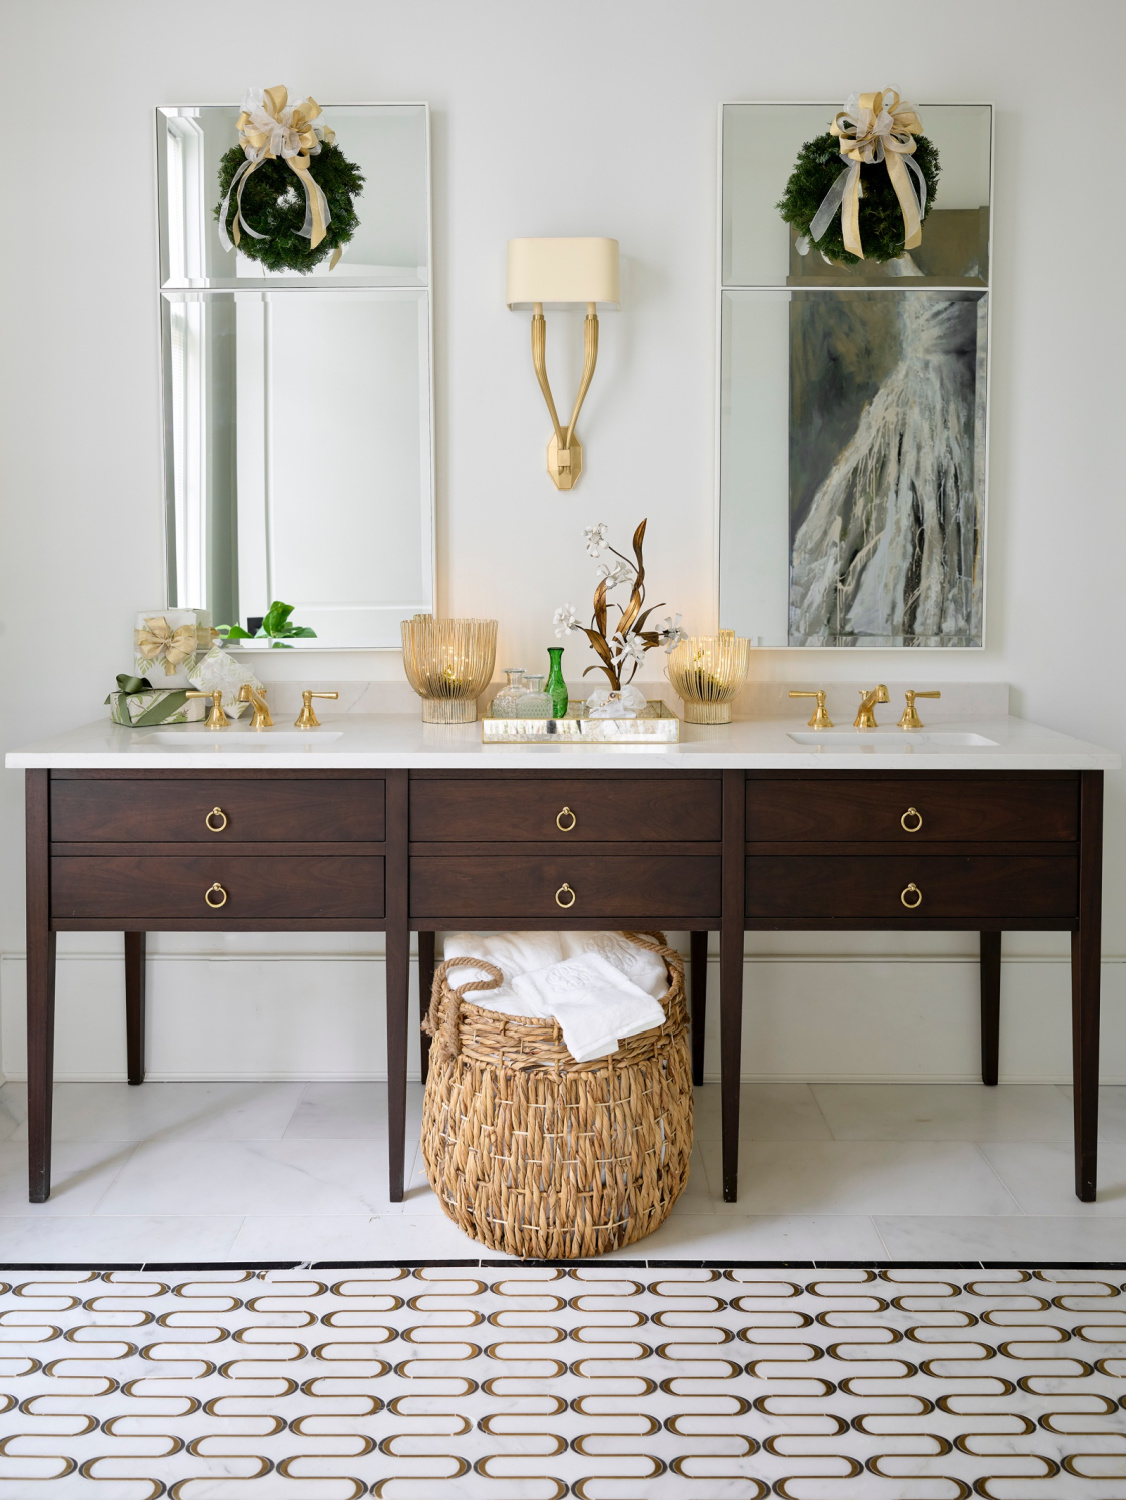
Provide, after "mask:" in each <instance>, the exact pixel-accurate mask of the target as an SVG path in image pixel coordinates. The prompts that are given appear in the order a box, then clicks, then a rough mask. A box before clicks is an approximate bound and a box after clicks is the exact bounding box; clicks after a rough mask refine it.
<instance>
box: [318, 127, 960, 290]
mask: <svg viewBox="0 0 1126 1500" xmlns="http://www.w3.org/2000/svg"><path fill="white" fill-rule="evenodd" d="M913 160H914V161H915V162H916V164H917V165H918V167H919V170H920V171H921V172H922V174H923V178H924V180H925V182H926V184H927V206H926V208H925V209H924V210H923V211H922V212H921V213H920V215H919V218H920V221H922V220H925V219H926V217H927V215H928V214H929V213H930V211H931V209H932V208H933V207H934V199H935V193H936V192H937V190H938V176H939V162H938V150H937V148H936V147H935V145H934V144H933V142H931V141H929V140H928V139H927V137H926V136H925V135H917V136H916V137H915V154H914V157H913ZM844 166H845V163H844V160H843V158H842V157H841V143H840V138H839V137H838V136H835V135H832V134H831V133H830V132H829V131H826V132H825V134H824V135H819V136H818V137H817V138H816V139H815V140H812V141H806V143H805V145H804V146H803V147H802V148H801V150H800V151H799V152H798V159H797V161H796V162H795V163H794V170H793V171H792V172H791V174H790V180H789V182H787V184H786V191H785V192H784V193H783V195H782V198H781V199H780V201H779V202H778V203H776V204H775V205H774V206H775V208H777V210H778V212H779V213H780V214H781V215H782V217H783V219H785V221H786V223H787V224H792V225H793V226H794V228H795V229H796V230H797V231H798V233H799V234H802V235H805V237H806V238H807V239H809V237H810V236H809V226H810V225H811V224H812V222H813V219H814V217H815V215H816V213H817V210H818V209H819V208H820V207H821V202H822V199H823V198H824V197H825V194H826V193H827V192H828V191H829V189H830V188H831V187H832V186H833V183H834V182H836V180H837V178H838V177H839V176H840V174H841V172H842V170H843V169H844ZM860 182H861V187H862V191H863V195H862V197H861V199H860V243H861V244H862V245H863V246H864V258H865V260H875V261H881V262H882V261H887V260H896V259H898V257H899V256H901V255H902V254H903V241H904V238H905V235H904V229H903V210H902V208H900V206H899V199H898V198H897V197H896V193H895V188H894V187H893V186H892V182H891V178H890V177H889V176H888V170H887V164H886V163H885V162H882V161H881V162H870V163H869V162H862V163H861V165H860ZM334 212H335V210H334ZM811 243H814V244H815V247H816V248H817V249H818V250H820V251H821V253H822V255H825V256H827V257H828V258H829V260H831V261H835V262H837V264H839V265H845V266H855V265H859V263H860V262H859V257H858V256H855V255H852V254H851V253H850V252H849V251H848V250H846V249H845V244H844V231H843V229H842V227H841V216H840V213H839V212H838V213H835V214H834V215H833V219H832V222H831V223H830V225H829V227H828V229H826V231H825V233H824V234H823V235H822V236H821V238H820V239H819V240H817V241H812V242H811Z"/></svg>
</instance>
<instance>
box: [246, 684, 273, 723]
mask: <svg viewBox="0 0 1126 1500" xmlns="http://www.w3.org/2000/svg"><path fill="white" fill-rule="evenodd" d="M238 701H239V702H240V703H252V704H253V705H254V717H253V718H252V719H251V721H250V727H251V729H272V728H273V727H274V721H273V718H272V717H271V715H270V709H269V706H268V704H267V703H266V689H265V688H263V689H262V691H261V692H259V691H258V689H257V688H255V687H251V685H250V683H249V682H244V683H243V685H242V687H240V688H239V690H238Z"/></svg>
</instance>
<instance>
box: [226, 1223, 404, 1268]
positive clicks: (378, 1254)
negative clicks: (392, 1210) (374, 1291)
mask: <svg viewBox="0 0 1126 1500" xmlns="http://www.w3.org/2000/svg"><path fill="white" fill-rule="evenodd" d="M381 1222H382V1221H381V1220H379V1219H377V1218H376V1217H375V1216H374V1215H372V1214H348V1215H338V1216H335V1217H333V1216H327V1215H322V1216H318V1217H303V1216H300V1215H283V1214H278V1215H252V1216H250V1217H248V1218H246V1219H243V1220H242V1224H241V1227H240V1229H239V1231H238V1234H237V1235H236V1236H235V1239H234V1242H233V1243H232V1244H231V1245H230V1247H229V1249H228V1251H227V1259H228V1260H241V1261H249V1262H257V1261H273V1260H280V1261H285V1260H298V1261H306V1260H340V1259H349V1258H351V1259H354V1260H359V1261H363V1260H387V1259H389V1258H391V1257H389V1256H387V1255H385V1254H384V1253H383V1250H382V1248H381V1245H382V1241H383V1235H382V1234H381V1231H380V1228H379V1225H380V1223H381ZM400 1242H401V1238H400V1237H397V1238H396V1245H398V1244H399V1243H400ZM397 1253H398V1250H396V1251H394V1252H392V1256H393V1255H394V1254H397Z"/></svg>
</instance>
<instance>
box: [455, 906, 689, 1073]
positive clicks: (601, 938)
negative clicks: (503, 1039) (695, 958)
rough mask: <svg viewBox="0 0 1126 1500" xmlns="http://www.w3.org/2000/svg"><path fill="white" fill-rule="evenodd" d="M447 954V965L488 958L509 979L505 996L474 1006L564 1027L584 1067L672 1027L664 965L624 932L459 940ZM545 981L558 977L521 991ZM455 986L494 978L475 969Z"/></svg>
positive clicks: (490, 994)
mask: <svg viewBox="0 0 1126 1500" xmlns="http://www.w3.org/2000/svg"><path fill="white" fill-rule="evenodd" d="M443 947H444V952H445V957H446V958H483V959H485V960H487V961H488V962H489V963H491V964H494V965H495V966H496V967H497V968H498V969H500V970H501V972H502V973H503V975H504V983H503V984H502V985H501V986H500V987H499V988H498V989H494V990H474V991H472V992H471V993H470V994H469V995H467V996H466V999H467V1000H469V1001H471V1002H472V1003H473V1004H474V1005H480V1006H482V1007H484V1008H485V1009H486V1010H495V1011H499V1012H500V1013H501V1014H502V1015H507V1016H538V1017H540V1018H541V1019H548V1018H552V1019H554V1020H556V1021H558V1022H559V1025H560V1027H561V1028H562V1031H563V1040H564V1042H565V1043H566V1044H567V1047H568V1049H569V1051H570V1052H571V1055H572V1056H573V1057H574V1058H575V1061H576V1062H590V1061H591V1060H592V1059H593V1058H596V1057H606V1056H608V1055H609V1054H610V1053H612V1052H616V1051H617V1050H618V1042H619V1040H620V1039H622V1038H623V1037H627V1036H634V1035H636V1033H637V1032H639V1031H647V1030H648V1029H649V1028H650V1027H651V1026H660V1025H661V1024H662V1022H663V1021H664V1019H665V1014H664V1010H663V1008H662V1007H661V1006H660V1005H658V1004H657V1003H656V1002H657V1000H658V999H659V998H660V997H661V996H662V995H664V993H665V991H666V990H667V989H668V986H669V981H668V973H667V971H666V969H665V961H664V959H663V958H661V957H660V955H659V954H656V953H653V952H651V951H650V950H649V949H648V948H639V947H638V945H637V944H636V943H631V942H630V940H629V939H628V938H625V937H622V936H621V934H620V933H617V932H454V933H450V934H449V935H448V936H447V938H446V939H445V942H444V945H443ZM575 965H579V966H580V967H579V968H576V967H574V966H575ZM545 975H551V976H554V977H551V978H545V979H544V980H543V982H542V983H538V982H537V983H535V984H531V985H523V984H522V983H521V981H523V980H533V979H534V980H537V981H538V980H539V979H540V977H541V976H545ZM450 978H451V980H452V981H453V983H454V984H455V985H460V984H465V983H467V982H468V981H469V980H474V979H487V978H489V975H488V974H487V973H486V971H485V970H484V969H474V968H473V967H471V966H470V965H468V964H467V965H465V966H464V967H463V968H460V969H458V970H455V972H454V973H453V974H451V976H450ZM576 1049H577V1050H576ZM580 1054H581V1055H580Z"/></svg>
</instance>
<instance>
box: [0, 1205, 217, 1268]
mask: <svg viewBox="0 0 1126 1500" xmlns="http://www.w3.org/2000/svg"><path fill="white" fill-rule="evenodd" d="M28 1208H29V1213H28V1217H27V1218H11V1219H6V1218H0V1262H9V1263H10V1262H16V1263H22V1264H24V1265H56V1264H61V1265H82V1264H91V1265H96V1264H106V1263H113V1262H117V1263H121V1262H125V1263H128V1264H132V1263H134V1262H136V1261H168V1262H171V1263H173V1264H188V1265H190V1264H192V1263H193V1262H196V1261H209V1260H222V1259H223V1258H224V1257H225V1256H226V1255H227V1253H228V1251H229V1250H230V1247H231V1245H232V1243H233V1242H234V1238H235V1235H236V1234H237V1233H238V1231H239V1226H240V1225H241V1223H242V1220H241V1219H240V1218H239V1217H238V1216H237V1215H233V1216H231V1217H227V1218H209V1217H206V1216H204V1215H203V1214H187V1215H167V1216H158V1215H155V1214H140V1215H121V1216H118V1215H116V1214H81V1215H76V1216H75V1217H73V1218H72V1217H70V1216H67V1217H62V1216H60V1215H55V1216H54V1217H50V1216H47V1215H38V1216H35V1217H33V1216H32V1214H31V1211H30V1210H31V1205H29V1206H28Z"/></svg>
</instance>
